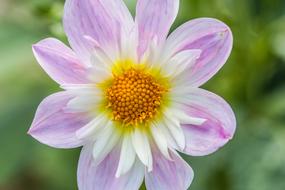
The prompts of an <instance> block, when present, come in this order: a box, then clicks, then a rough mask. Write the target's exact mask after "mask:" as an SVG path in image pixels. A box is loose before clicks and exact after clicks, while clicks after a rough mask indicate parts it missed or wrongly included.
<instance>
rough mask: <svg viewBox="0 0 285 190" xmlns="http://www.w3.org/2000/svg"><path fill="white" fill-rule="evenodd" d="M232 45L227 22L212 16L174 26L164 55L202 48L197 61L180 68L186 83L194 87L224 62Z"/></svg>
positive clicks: (205, 79)
mask: <svg viewBox="0 0 285 190" xmlns="http://www.w3.org/2000/svg"><path fill="white" fill-rule="evenodd" d="M232 45H233V37H232V33H231V30H230V28H229V27H228V26H227V25H225V24H224V23H223V22H221V21H218V20H216V19H211V18H201V19H195V20H192V21H189V22H187V23H185V24H184V25H182V26H181V27H179V28H178V29H176V30H175V31H174V32H173V33H172V34H171V35H170V36H169V38H168V39H167V42H166V46H165V47H166V48H165V51H164V55H165V56H173V55H175V54H177V53H179V52H181V51H184V50H188V49H200V50H202V53H201V55H200V58H199V59H198V60H197V62H196V63H195V64H194V65H193V66H191V67H190V68H189V69H187V70H186V71H185V72H184V75H186V79H185V81H187V84H189V85H191V86H196V87H198V86H200V85H202V84H204V83H205V82H206V81H208V80H209V79H210V78H211V77H212V76H213V75H215V74H216V73H217V72H218V70H219V69H220V68H221V67H222V66H223V65H224V63H225V62H226V60H227V59H228V57H229V55H230V52H231V50H232ZM182 77H183V76H182Z"/></svg>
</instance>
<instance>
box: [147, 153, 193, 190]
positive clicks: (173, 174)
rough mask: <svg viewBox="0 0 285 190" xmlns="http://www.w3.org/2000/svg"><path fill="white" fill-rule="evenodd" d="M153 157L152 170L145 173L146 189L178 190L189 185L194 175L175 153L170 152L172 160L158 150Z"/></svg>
mask: <svg viewBox="0 0 285 190" xmlns="http://www.w3.org/2000/svg"><path fill="white" fill-rule="evenodd" d="M153 158H154V165H153V170H152V172H149V173H147V172H146V174H145V184H146V187H147V189H148V190H158V189H163V190H178V189H187V188H188V187H189V186H190V184H191V182H192V180H193V177H194V173H193V170H192V169H191V167H190V166H189V165H188V164H187V163H186V162H185V161H184V160H183V159H182V158H181V157H180V156H179V155H178V154H177V153H174V152H171V158H172V160H173V161H170V160H168V159H167V158H165V157H164V156H163V155H162V154H161V153H160V152H158V151H156V153H155V154H154V157H153Z"/></svg>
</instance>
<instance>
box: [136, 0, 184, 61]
mask: <svg viewBox="0 0 285 190" xmlns="http://www.w3.org/2000/svg"><path fill="white" fill-rule="evenodd" d="M178 8H179V0H138V2H137V10H136V25H137V26H138V33H139V42H138V43H139V48H138V54H139V56H141V55H142V54H143V53H144V52H145V50H146V49H147V48H149V46H150V44H151V43H152V41H154V40H156V41H157V45H160V44H161V43H163V42H164V41H165V39H166V37H167V35H168V32H169V29H170V27H171V25H172V24H173V22H174V20H175V18H176V16H177V13H178Z"/></svg>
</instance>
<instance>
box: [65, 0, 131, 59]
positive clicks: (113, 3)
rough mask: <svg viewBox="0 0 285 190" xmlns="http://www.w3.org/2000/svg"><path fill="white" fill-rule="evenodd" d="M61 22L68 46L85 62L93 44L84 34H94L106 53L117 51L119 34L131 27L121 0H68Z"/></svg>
mask: <svg viewBox="0 0 285 190" xmlns="http://www.w3.org/2000/svg"><path fill="white" fill-rule="evenodd" d="M63 24H64V29H65V32H66V34H67V37H68V40H69V43H70V45H71V47H72V48H73V50H74V51H75V52H76V54H77V55H78V56H79V57H80V58H81V60H83V61H84V62H87V63H89V62H90V58H91V54H92V51H93V50H94V47H92V46H91V45H90V43H88V42H87V41H86V39H85V38H84V36H89V37H91V38H93V39H94V40H95V41H96V42H97V43H98V44H99V45H100V46H101V47H102V48H103V49H104V50H105V52H106V53H109V55H110V53H111V54H116V53H118V52H119V50H120V46H121V42H120V40H121V35H125V36H127V35H129V32H130V30H131V29H133V27H134V21H133V18H132V16H131V14H130V13H129V11H128V9H127V7H126V6H125V4H124V2H123V1H122V0H67V1H66V3H65V9H64V17H63ZM124 39H126V38H124ZM112 56H114V55H112Z"/></svg>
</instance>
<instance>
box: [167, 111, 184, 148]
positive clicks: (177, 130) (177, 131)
mask: <svg viewBox="0 0 285 190" xmlns="http://www.w3.org/2000/svg"><path fill="white" fill-rule="evenodd" d="M164 115H165V118H164V124H165V125H166V126H167V128H168V130H169V132H170V134H171V136H172V137H173V139H174V140H175V142H176V143H177V145H178V150H180V151H183V150H184V148H185V135H184V133H183V130H182V128H181V126H180V123H179V120H178V119H177V118H175V116H174V115H173V113H172V112H171V111H164Z"/></svg>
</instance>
